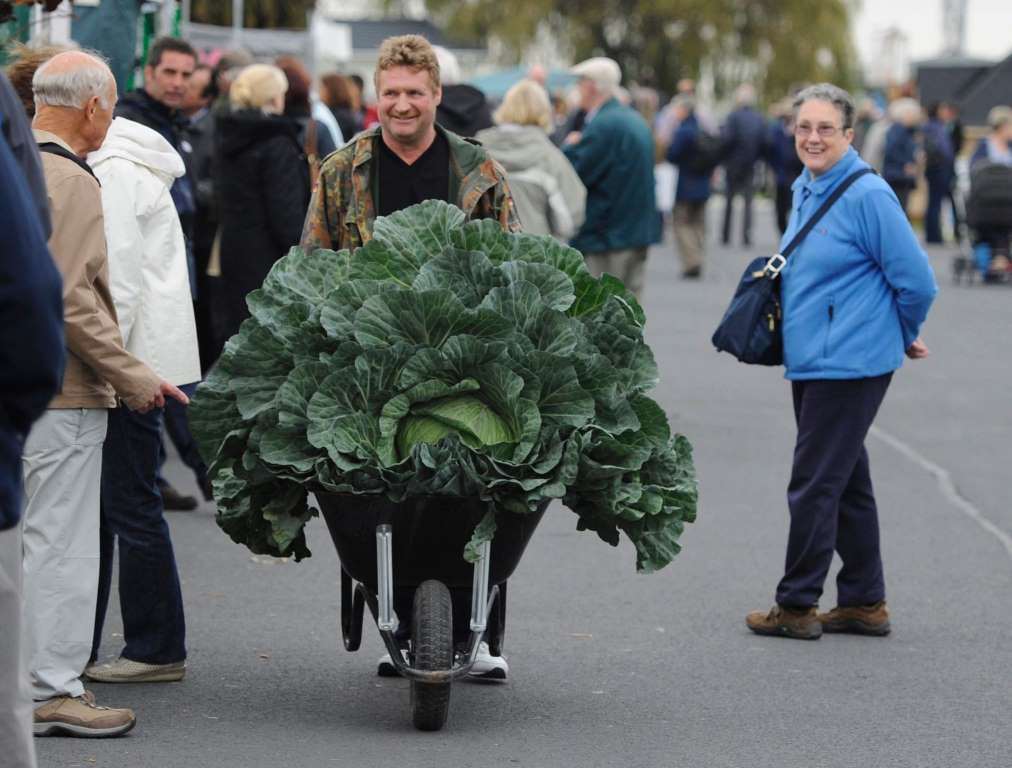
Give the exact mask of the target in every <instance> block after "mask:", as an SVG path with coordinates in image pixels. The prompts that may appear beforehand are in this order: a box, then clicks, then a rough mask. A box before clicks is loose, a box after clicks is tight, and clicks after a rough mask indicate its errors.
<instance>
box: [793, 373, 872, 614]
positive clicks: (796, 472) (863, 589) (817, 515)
mask: <svg viewBox="0 0 1012 768" xmlns="http://www.w3.org/2000/svg"><path fill="white" fill-rule="evenodd" d="M891 379H892V374H891V373H889V374H886V375H884V376H877V377H875V378H869V379H850V380H842V381H830V380H818V381H795V382H792V383H791V385H792V390H793V395H794V418H795V421H796V422H797V425H798V439H797V443H796V445H795V447H794V466H793V468H792V470H791V482H790V485H789V487H788V489H787V504H788V507H789V508H790V512H791V529H790V535H789V536H788V540H787V559H786V563H785V565H784V577H783V578H782V579H781V580H780V584H779V585H777V593H776V600H777V603H778V604H779V605H782V606H787V607H790V608H809V607H811V606H814V605H817V604H818V602H819V598H820V597H821V596H822V586H823V584H824V583H825V581H826V575H827V574H828V573H829V567H830V565H831V564H832V561H833V551H834V550H836V551H837V552H838V553H839V554H840V558H841V559H842V560H843V568H842V569H841V570H840V574H839V576H838V577H837V592H838V601H837V604H838V605H840V606H855V605H870V604H871V603H876V602H878V601H879V600H884V599H885V582H884V580H883V577H882V556H881V552H880V550H879V529H878V510H877V509H876V507H875V494H874V491H873V490H872V485H871V474H870V472H869V467H868V452H867V451H866V450H865V447H864V440H865V437H866V436H867V434H868V430H869V429H870V428H871V425H872V422H873V421H874V420H875V414H876V413H877V412H878V409H879V406H880V405H881V404H882V399H883V398H884V397H885V393H886V390H887V389H888V388H889V382H890V380H891Z"/></svg>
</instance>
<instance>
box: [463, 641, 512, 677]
mask: <svg viewBox="0 0 1012 768" xmlns="http://www.w3.org/2000/svg"><path fill="white" fill-rule="evenodd" d="M509 673H510V665H509V664H507V663H506V658H505V657H503V656H493V655H492V654H491V653H490V652H489V650H488V643H486V642H481V643H479V644H478V655H477V656H475V659H474V665H473V666H472V667H471V671H470V672H468V673H467V676H468V678H470V679H471V680H494V681H497V682H506V678H507V677H509Z"/></svg>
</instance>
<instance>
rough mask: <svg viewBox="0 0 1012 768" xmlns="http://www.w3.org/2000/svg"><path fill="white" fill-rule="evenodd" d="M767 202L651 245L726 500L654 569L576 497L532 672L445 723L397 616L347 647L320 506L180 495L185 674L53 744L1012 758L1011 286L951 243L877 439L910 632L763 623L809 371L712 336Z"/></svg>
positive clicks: (914, 762)
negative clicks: (752, 360)
mask: <svg viewBox="0 0 1012 768" xmlns="http://www.w3.org/2000/svg"><path fill="white" fill-rule="evenodd" d="M720 204H721V203H720V201H716V203H715V205H713V206H712V207H711V219H712V220H713V221H714V223H715V219H716V214H717V213H718V210H717V209H718V208H719V207H720ZM757 215H758V220H759V233H758V238H757V239H758V243H757V249H756V251H755V253H753V254H746V253H744V252H742V251H739V250H730V249H723V250H722V249H716V248H715V249H714V252H713V253H711V254H710V259H709V262H708V266H707V273H706V276H705V279H704V280H703V281H701V282H699V283H686V282H682V281H680V280H679V279H678V268H677V265H676V263H675V260H674V256H673V252H672V250H671V248H670V246H668V247H662V248H658V249H656V251H655V252H654V253H653V254H652V257H651V262H650V267H649V274H648V287H647V293H646V298H645V305H646V308H647V313H648V316H649V318H650V320H649V335H650V339H651V343H652V344H653V346H654V350H655V352H656V354H657V358H658V361H659V363H660V366H661V370H662V373H663V383H662V385H661V387H660V389H659V392H658V397H659V399H660V400H661V402H662V403H663V404H664V405H665V407H666V408H667V410H668V413H669V415H670V416H671V417H672V420H673V423H674V424H675V425H676V427H677V429H679V430H680V431H683V432H684V433H686V434H687V435H689V436H690V437H691V438H692V440H693V442H694V444H695V446H696V459H697V467H698V471H699V477H700V482H701V498H702V506H701V510H700V515H699V521H698V523H697V524H696V525H695V526H692V527H691V528H690V530H689V531H688V533H687V534H686V536H685V538H684V544H685V550H684V552H683V553H682V554H681V555H680V556H679V557H678V558H677V559H676V561H675V562H674V563H673V564H672V565H671V566H670V567H669V568H668V569H666V570H665V571H664V572H662V573H660V574H657V575H653V576H637V575H636V574H635V573H634V569H633V553H632V549H631V547H629V546H627V545H624V544H623V545H622V546H621V547H620V548H619V549H618V550H617V551H616V550H612V549H611V548H609V547H608V546H607V545H605V544H603V543H601V542H600V541H598V540H597V539H596V538H595V537H594V536H593V535H592V534H586V533H579V534H578V533H576V532H575V530H574V524H575V517H574V516H573V515H572V514H571V513H570V512H568V511H567V510H565V509H563V508H561V507H559V508H553V509H552V510H551V512H550V513H549V515H548V516H547V517H546V520H545V522H544V523H543V525H542V527H541V529H539V531H538V533H537V535H536V536H535V538H534V540H533V542H532V544H531V546H530V548H529V550H528V552H527V554H526V555H525V557H524V560H523V562H522V563H521V567H520V569H519V571H518V573H517V575H516V577H515V579H514V580H513V581H511V584H510V625H509V634H508V637H507V653H508V655H509V657H510V662H511V666H512V673H513V678H512V682H510V683H509V684H508V685H505V686H477V685H473V684H470V685H469V684H466V683H465V684H460V685H456V686H455V687H454V691H453V701H452V705H451V713H450V721H449V723H448V725H447V728H446V729H445V730H444V731H443V732H441V733H437V734H420V733H416V732H414V731H413V730H412V728H411V726H410V720H409V716H408V689H407V684H406V683H405V682H403V681H400V680H394V681H390V680H385V679H379V678H377V677H375V676H374V666H373V665H374V663H375V660H376V658H377V657H378V655H379V654H380V652H381V647H380V643H379V639H378V637H377V635H376V633H375V632H374V631H372V630H371V629H369V630H367V632H366V637H365V640H364V642H363V648H362V650H361V651H360V652H359V653H357V654H348V653H345V652H344V651H343V649H342V648H341V642H340V637H339V630H338V622H337V616H338V600H337V585H338V578H337V576H338V570H337V567H338V566H337V560H336V556H335V554H334V551H333V549H332V547H331V545H330V543H329V539H327V537H326V531H325V529H324V528H323V526H322V524H321V523H320V522H319V521H316V522H314V524H313V525H312V529H311V533H310V541H311V545H312V547H313V550H314V552H315V555H314V557H313V558H312V559H310V560H308V561H305V562H303V563H301V564H299V565H296V564H294V563H287V562H279V561H276V560H271V559H269V558H256V557H253V556H251V555H250V554H249V553H248V552H247V551H245V550H244V549H242V548H241V547H239V546H236V545H234V544H232V543H231V542H230V541H229V540H228V539H227V538H226V537H225V536H224V534H222V533H220V532H219V531H218V530H217V528H216V526H215V525H214V522H213V517H212V515H213V509H212V508H211V507H210V506H205V507H203V508H201V510H199V511H198V512H197V513H193V514H176V515H173V516H172V517H171V521H172V529H173V535H174V538H175V542H176V547H177V552H178V558H179V563H180V568H181V571H182V574H183V578H184V593H185V598H186V604H187V619H188V622H189V638H188V640H189V650H190V660H189V673H188V677H187V679H186V680H185V681H184V682H183V683H181V684H173V685H160V686H159V685H155V686H121V687H115V686H95V691H96V693H97V694H98V696H99V700H100V702H108V703H109V704H112V705H121V706H122V705H127V706H132V707H134V708H135V709H136V710H137V712H138V714H139V718H140V724H139V725H138V727H137V728H136V730H135V731H134V732H133V733H132V734H131V735H130V736H129V737H127V738H124V739H120V740H115V741H101V742H97V741H96V742H87V741H77V740H45V741H39V742H38V746H39V755H40V765H42V766H94V765H98V766H130V767H133V766H159V767H161V768H171V767H174V766H236V767H238V766H244V767H249V768H254V767H256V768H259V767H260V766H279V765H290V766H329V765H337V766H355V768H364V767H368V766H444V765H454V766H489V765H492V766H498V765H520V766H532V767H535V768H540V767H542V766H564V767H569V766H573V767H575V766H580V768H599V767H600V768H607V767H610V766H623V767H626V766H628V767H635V768H638V767H640V766H643V767H644V768H645V767H646V766H691V767H693V768H695V767H707V768H708V767H711V766H713V767H718V766H720V767H723V766H727V767H728V768H738V767H739V766H749V767H750V768H767V767H768V768H774V767H780V766H784V767H787V768H793V767H794V766H805V767H806V768H807V767H808V766H817V767H819V768H822V767H826V768H829V767H831V766H832V767H834V768H836V767H839V768H851V767H852V766H863V765H879V766H888V767H889V768H905V767H906V766H910V767H911V768H914V767H915V766H916V768H929V767H935V766H937V767H938V768H962V767H964V766H965V767H966V768H1008V766H1012V744H1010V737H1012V674H1010V670H1012V643H1010V641H1009V638H1010V637H1012V610H1010V608H1012V597H1010V596H1012V538H1010V536H1012V505H1010V503H1009V497H1010V494H1009V480H1008V476H1009V470H1010V469H1012V457H1010V455H1009V449H1008V445H1009V440H1008V438H1009V435H1010V433H1012V408H1010V407H1009V403H1008V397H1009V394H1008V393H1009V387H1008V383H1007V382H1008V379H1009V376H1010V373H1012V365H1010V346H1009V343H1008V318H1009V316H1010V314H1009V307H1010V302H1012V290H1007V289H1002V288H998V289H995V288H991V287H982V286H976V287H953V286H952V285H951V282H950V279H949V263H948V257H949V255H950V251H949V250H940V251H938V252H933V253H932V259H933V262H934V264H935V267H936V270H937V272H938V277H939V282H940V284H941V285H942V289H943V290H942V293H941V295H940V298H939V300H938V303H937V305H936V309H935V311H934V313H933V315H932V317H931V319H930V320H929V323H928V325H927V327H926V329H925V338H926V340H927V342H928V344H929V346H930V347H931V348H932V350H933V352H934V355H933V357H932V358H930V359H929V360H927V361H923V362H920V363H914V364H908V365H907V366H906V367H904V369H903V370H902V371H901V372H900V373H899V374H898V375H897V377H896V379H895V380H894V385H893V388H892V390H891V392H890V393H889V396H888V397H887V399H886V403H885V406H884V408H883V411H882V413H881V415H880V417H879V419H878V422H877V427H876V430H877V431H876V434H875V436H873V437H872V438H871V439H870V440H869V444H868V447H869V450H870V452H871V455H872V467H873V475H874V479H875V483H876V489H877V494H878V497H879V505H880V510H881V516H882V525H883V541H884V554H885V566H886V577H887V584H888V590H889V601H890V605H891V607H892V610H893V615H894V627H895V630H894V632H893V634H892V636H891V637H889V638H886V639H865V638H852V637H832V636H827V637H824V638H823V639H822V640H821V641H819V642H817V643H800V642H792V641H784V640H777V639H767V638H759V637H755V636H753V635H751V634H750V633H749V632H748V631H747V630H746V629H745V627H744V624H743V617H744V615H745V613H746V612H747V611H748V610H750V609H753V608H765V607H768V605H769V604H770V602H771V595H772V590H773V587H774V585H775V583H776V580H777V578H778V575H779V571H780V567H781V564H782V560H783V550H784V543H785V539H786V528H787V515H786V508H785V504H784V488H785V484H786V480H787V474H788V470H789V466H790V455H791V447H792V440H793V432H792V416H791V410H790V403H789V391H788V388H787V385H786V384H785V383H784V381H783V380H782V379H781V376H780V372H779V371H776V370H765V369H763V370H758V369H752V368H748V367H745V366H741V365H739V364H737V363H735V362H734V361H733V360H731V359H729V358H728V357H727V356H725V355H717V354H716V353H714V352H713V350H712V348H711V347H710V344H709V335H710V332H711V331H712V329H713V327H714V325H715V323H716V321H717V320H718V318H719V316H720V314H721V312H722V311H723V308H724V305H725V303H726V301H727V299H728V297H729V296H730V293H731V289H732V287H733V285H734V282H735V280H736V279H737V276H738V273H739V272H740V270H741V269H742V268H743V265H744V262H745V260H746V257H747V256H748V255H756V254H757V253H759V252H763V251H767V250H768V249H769V248H770V247H772V245H773V244H774V233H773V231H772V226H771V223H770V222H771V217H772V214H771V213H769V212H767V211H765V210H761V211H760V212H759V213H758V214H757ZM950 250H951V249H950ZM172 473H173V476H174V477H175V478H176V479H177V480H178V482H179V483H180V484H181V485H182V484H183V483H186V482H189V478H187V477H186V475H185V473H183V472H182V470H181V468H180V467H179V466H178V465H176V466H173V467H172ZM833 597H834V593H833V588H832V585H829V586H828V588H827V595H826V597H825V600H824V605H829V604H832V602H833ZM110 613H111V614H112V615H113V616H112V619H111V620H110V622H109V626H108V630H107V631H108V633H109V635H108V638H107V646H106V650H107V651H108V653H109V654H113V653H115V652H116V651H117V650H118V645H117V644H118V643H119V642H120V640H119V638H118V637H117V636H116V635H115V633H116V632H118V631H119V630H118V626H117V621H116V617H115V614H116V611H115V609H113V610H112V611H111V612H110Z"/></svg>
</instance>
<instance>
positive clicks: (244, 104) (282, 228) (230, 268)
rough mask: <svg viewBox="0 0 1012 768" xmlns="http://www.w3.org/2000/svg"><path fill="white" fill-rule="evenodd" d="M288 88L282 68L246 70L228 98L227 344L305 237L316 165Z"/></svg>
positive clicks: (224, 217) (224, 160) (224, 121)
mask: <svg viewBox="0 0 1012 768" xmlns="http://www.w3.org/2000/svg"><path fill="white" fill-rule="evenodd" d="M287 89H288V81H287V80H286V79H285V74H284V72H282V71H281V70H280V69H278V68H277V67H274V66H271V65H268V64H253V65H252V66H249V67H246V69H244V70H243V71H242V73H241V74H240V75H239V77H238V78H236V81H235V82H234V83H233V84H232V89H231V91H230V92H229V99H230V101H231V104H232V111H231V112H230V113H229V114H228V115H225V116H223V117H222V118H221V119H220V122H219V125H218V131H219V136H220V140H221V145H220V146H221V153H222V157H221V160H220V167H221V172H220V173H219V175H218V196H219V201H220V205H221V208H220V211H221V278H222V321H223V327H222V329H221V335H222V338H223V339H227V338H228V337H230V336H232V335H233V334H235V333H236V332H237V331H238V330H239V325H240V324H241V323H242V321H243V320H245V319H246V318H247V317H249V311H248V310H247V308H246V295H247V294H248V293H249V292H250V291H253V290H256V289H257V288H259V287H260V285H261V284H262V283H263V281H264V278H265V277H266V276H267V273H268V272H270V270H271V267H273V266H274V262H276V261H277V260H278V259H280V258H281V257H282V256H284V255H285V254H286V253H287V252H288V249H289V248H291V247H292V246H293V245H298V243H299V237H300V235H301V234H302V222H303V220H304V219H305V217H306V209H307V208H308V206H309V194H310V189H309V183H310V182H309V165H308V163H307V161H306V157H305V156H304V154H303V151H302V146H301V145H300V144H299V140H298V127H297V126H296V124H295V122H294V121H292V120H290V119H289V118H287V117H284V116H283V115H282V112H283V111H284V107H285V92H286V91H287Z"/></svg>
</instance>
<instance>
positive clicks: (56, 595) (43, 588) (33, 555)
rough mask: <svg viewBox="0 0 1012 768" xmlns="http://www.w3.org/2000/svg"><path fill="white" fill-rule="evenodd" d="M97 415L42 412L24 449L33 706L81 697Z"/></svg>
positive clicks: (95, 555)
mask: <svg viewBox="0 0 1012 768" xmlns="http://www.w3.org/2000/svg"><path fill="white" fill-rule="evenodd" d="M107 418H108V412H107V411H106V410H105V409H104V408H87V409H85V408H67V409H51V410H48V411H46V413H45V415H43V416H42V418H40V419H39V420H38V421H36V422H35V424H34V425H33V426H32V431H31V432H30V433H29V434H28V439H27V440H26V441H25V449H24V453H23V454H22V466H23V467H24V473H25V514H24V519H23V520H22V528H21V530H22V535H23V537H24V539H23V552H24V555H23V560H22V567H23V569H24V570H23V571H22V576H23V578H24V582H23V584H24V599H25V605H24V614H23V620H24V629H23V636H22V637H23V642H24V643H25V644H26V645H27V654H28V670H29V674H30V676H31V685H32V688H31V691H32V698H33V699H35V700H36V701H45V700H46V699H51V698H54V697H56V696H80V695H81V694H82V693H84V685H83V684H82V683H81V673H82V672H84V667H85V666H86V665H87V663H88V658H89V657H90V656H91V642H92V634H93V632H94V629H95V602H96V600H97V598H98V564H99V549H98V531H99V500H100V489H101V480H102V443H103V442H104V441H105V432H106V423H107Z"/></svg>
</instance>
